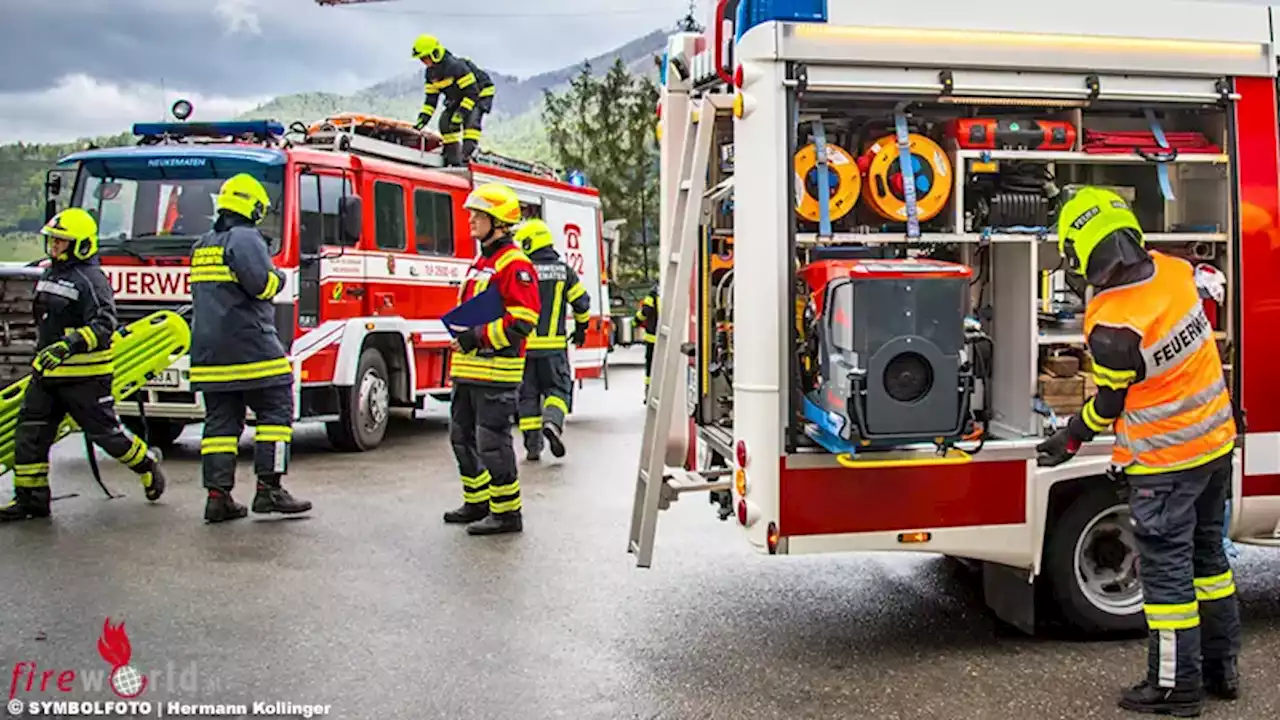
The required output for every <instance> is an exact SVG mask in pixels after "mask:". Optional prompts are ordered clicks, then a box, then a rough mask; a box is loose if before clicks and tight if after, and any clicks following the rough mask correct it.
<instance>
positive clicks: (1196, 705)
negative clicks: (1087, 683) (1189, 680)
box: [1119, 680, 1204, 717]
mask: <svg viewBox="0 0 1280 720" xmlns="http://www.w3.org/2000/svg"><path fill="white" fill-rule="evenodd" d="M1119 705H1120V707H1122V708H1124V709H1125V710H1132V711H1133V712H1140V713H1145V714H1147V715H1172V716H1173V717H1200V712H1201V711H1202V710H1204V689H1203V688H1198V687H1197V688H1161V687H1156V686H1154V685H1152V684H1151V683H1149V682H1147V681H1146V680H1143V681H1142V682H1140V683H1138V684H1137V685H1134V686H1133V687H1131V688H1129V689H1128V690H1125V691H1124V693H1123V694H1122V695H1121V696H1120V703H1119Z"/></svg>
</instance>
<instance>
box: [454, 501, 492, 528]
mask: <svg viewBox="0 0 1280 720" xmlns="http://www.w3.org/2000/svg"><path fill="white" fill-rule="evenodd" d="M488 515H489V503H487V502H482V503H463V504H462V506H461V507H456V508H454V509H453V510H450V511H448V512H446V513H445V514H444V521H445V522H446V523H448V524H450V525H467V524H469V523H473V522H477V521H479V520H483V519H485V518H486V517H487V516H488Z"/></svg>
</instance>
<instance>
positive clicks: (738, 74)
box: [733, 65, 742, 90]
mask: <svg viewBox="0 0 1280 720" xmlns="http://www.w3.org/2000/svg"><path fill="white" fill-rule="evenodd" d="M733 86H734V87H736V88H738V89H739V90H741V89H742V66H741V65H739V66H738V69H736V70H734V71H733Z"/></svg>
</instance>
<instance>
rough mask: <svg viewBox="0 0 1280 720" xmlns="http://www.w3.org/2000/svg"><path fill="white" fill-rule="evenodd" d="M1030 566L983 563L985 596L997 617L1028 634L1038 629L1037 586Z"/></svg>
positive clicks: (983, 593) (988, 605) (983, 594)
mask: <svg viewBox="0 0 1280 720" xmlns="http://www.w3.org/2000/svg"><path fill="white" fill-rule="evenodd" d="M1029 572H1030V571H1029V570H1024V569H1022V570H1020V569H1017V568H1011V567H1006V566H1004V565H998V564H996V563H990V562H984V563H982V596H983V599H984V600H985V601H986V603H987V607H989V608H991V611H992V612H994V613H995V614H996V617H998V618H1000V619H1001V620H1002V621H1004V622H1007V623H1009V624H1010V625H1012V626H1014V627H1015V628H1017V629H1019V630H1021V631H1022V632H1024V633H1026V634H1028V635H1034V634H1035V632H1036V586H1035V583H1034V582H1031V581H1030V580H1028V578H1027V575H1028V573H1029Z"/></svg>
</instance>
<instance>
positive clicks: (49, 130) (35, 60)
mask: <svg viewBox="0 0 1280 720" xmlns="http://www.w3.org/2000/svg"><path fill="white" fill-rule="evenodd" d="M709 2H710V0H698V4H699V5H700V6H702V7H706V6H708V4H709ZM687 7H688V0H592V2H589V3H587V2H584V0H537V2H529V0H489V1H488V2H487V3H484V4H483V5H476V4H474V3H473V4H470V5H468V4H466V3H461V4H459V3H454V4H452V5H447V4H445V5H442V4H441V1H440V0H394V1H392V2H377V3H370V4H360V5H352V6H347V7H342V6H338V7H322V6H320V5H318V4H317V3H316V0H0V68H3V69H2V70H0V140H13V139H16V138H17V137H21V138H22V139H25V140H34V139H36V138H47V137H51V136H54V137H74V136H75V135H76V134H80V133H90V134H95V135H96V134H106V133H111V132H118V131H120V130H121V129H123V128H125V127H127V125H128V124H129V123H131V122H133V121H135V120H136V119H137V118H136V117H127V118H126V117H123V116H122V114H120V113H119V112H116V111H108V110H104V109H99V108H95V107H92V101H88V100H82V99H79V98H76V97H75V96H74V95H72V94H69V93H68V92H67V91H66V88H67V87H71V86H75V83H77V82H79V83H82V85H83V86H84V87H89V86H92V88H93V89H91V90H90V94H89V97H92V98H97V97H99V96H102V99H103V101H105V102H109V103H115V104H114V105H113V107H122V106H129V107H138V108H141V109H142V110H143V111H144V112H145V113H146V115H145V117H144V119H145V118H151V117H158V115H159V111H160V108H161V107H162V105H163V104H164V103H163V102H162V99H161V97H160V92H159V90H158V88H159V87H160V86H162V85H163V86H164V87H167V88H181V89H182V90H183V92H185V93H187V94H189V95H192V96H193V97H197V98H201V97H207V98H212V99H213V100H212V102H214V103H218V102H223V100H219V98H221V99H228V98H229V99H230V100H226V102H229V103H233V104H234V103H238V102H239V100H238V99H239V98H258V97H275V96H278V95H284V94H289V93H297V92H316V91H320V92H337V93H351V92H355V91H356V90H359V89H361V88H364V87H367V86H370V85H373V84H375V83H378V82H381V81H384V80H387V79H391V78H395V77H399V76H403V75H405V74H406V73H411V72H414V71H416V70H418V69H419V67H418V66H417V65H416V64H415V63H414V62H413V60H412V59H411V58H410V56H409V50H408V48H409V47H410V46H411V45H412V43H413V39H414V37H416V36H417V35H418V34H420V33H424V32H430V33H434V34H436V35H438V36H439V37H441V38H442V39H443V40H444V41H445V43H446V45H447V46H448V47H449V48H450V49H452V50H454V51H456V52H457V53H459V54H461V55H467V56H470V57H471V58H472V59H474V60H475V61H476V62H479V63H480V64H481V65H482V66H483V67H485V68H486V69H488V70H491V71H495V72H499V73H503V74H508V75H518V76H522V77H529V76H532V75H536V74H538V73H540V72H545V71H548V70H554V69H557V68H560V67H564V66H565V65H569V64H573V63H576V62H578V61H580V60H582V59H583V58H587V57H592V56H595V55H598V54H600V53H603V52H607V51H609V50H611V49H613V48H615V47H618V46H619V45H622V44H623V43H626V42H629V41H631V40H633V39H635V38H637V37H639V36H641V35H644V34H645V33H648V32H650V31H652V30H653V29H655V28H658V27H663V26H674V23H675V22H676V20H677V19H679V18H680V16H682V15H683V14H684V13H685V11H686V9H687ZM700 15H701V12H700ZM67 18H74V19H75V21H74V22H68V21H67ZM49 38H57V39H58V42H57V52H50V50H49V47H50V46H49V41H48V39H49ZM74 78H85V79H83V80H75V79H74ZM88 78H92V79H91V80H90V79H88ZM176 95H177V93H176V92H174V93H171V94H170V96H169V98H168V100H169V101H172V99H173V97H174V96H176ZM143 98H146V99H145V100H144V99H143ZM55 100H58V101H61V102H64V103H65V104H63V105H61V106H53V105H50V104H49V103H51V102H54V101H55ZM208 105H209V101H206V102H205V107H208ZM215 107H216V105H215ZM36 108H39V110H38V111H37V110H36ZM113 112H114V113H115V114H112V113H113ZM197 112H200V103H199V102H197ZM212 114H213V113H212V112H210V113H201V115H203V116H205V117H208V116H210V115H212ZM94 117H100V118H101V119H100V120H99V121H98V122H96V123H95V122H91V121H90V120H89V118H94ZM16 128H24V130H22V131H21V132H23V133H29V134H25V135H23V134H19V131H18V130H16Z"/></svg>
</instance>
